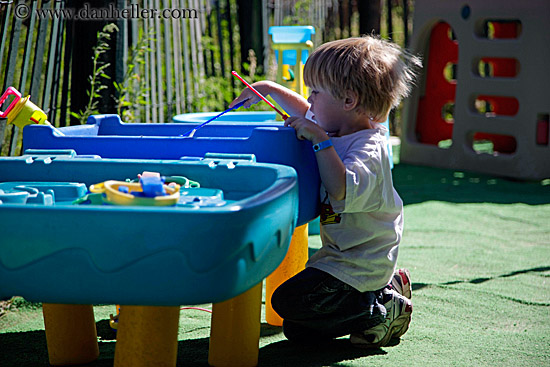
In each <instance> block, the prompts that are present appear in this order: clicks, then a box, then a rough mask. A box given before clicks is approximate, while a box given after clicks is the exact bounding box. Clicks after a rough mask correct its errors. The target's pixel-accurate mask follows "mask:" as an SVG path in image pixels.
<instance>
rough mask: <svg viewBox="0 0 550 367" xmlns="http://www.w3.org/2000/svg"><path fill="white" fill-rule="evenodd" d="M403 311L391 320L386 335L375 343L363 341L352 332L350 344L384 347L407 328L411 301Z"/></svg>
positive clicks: (371, 347)
mask: <svg viewBox="0 0 550 367" xmlns="http://www.w3.org/2000/svg"><path fill="white" fill-rule="evenodd" d="M407 308H408V309H407ZM405 312H406V313H405V314H403V315H400V316H399V317H398V318H396V319H395V320H393V322H392V323H391V324H390V327H389V328H388V332H387V333H386V335H384V337H383V338H382V339H380V340H379V341H378V342H377V343H369V342H365V340H364V339H363V338H362V337H361V336H357V335H355V334H352V335H350V342H351V344H352V345H353V346H354V347H357V348H364V349H373V348H381V347H385V346H386V345H388V343H389V342H390V340H391V339H393V338H395V339H398V338H401V337H402V336H403V334H405V333H406V332H407V330H409V325H410V323H411V316H412V303H411V304H410V306H406V309H405Z"/></svg>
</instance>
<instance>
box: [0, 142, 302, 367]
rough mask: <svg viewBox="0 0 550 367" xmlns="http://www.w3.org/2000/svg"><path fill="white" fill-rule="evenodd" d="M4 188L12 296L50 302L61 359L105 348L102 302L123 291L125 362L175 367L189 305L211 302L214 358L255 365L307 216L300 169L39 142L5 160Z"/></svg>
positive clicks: (51, 343)
mask: <svg viewBox="0 0 550 367" xmlns="http://www.w3.org/2000/svg"><path fill="white" fill-rule="evenodd" d="M143 171H147V172H143ZM148 172H149V173H148ZM139 174H141V175H140V177H139V179H137V177H138V175H139ZM52 179H55V181H54V182H52ZM131 179H135V180H133V181H136V180H137V182H132V180H131ZM190 180H192V181H196V182H199V183H200V187H197V185H191V184H189V182H191V181H190ZM0 190H1V191H0V200H2V204H1V205H0V231H1V232H2V233H3V234H2V239H1V242H2V246H0V259H1V261H0V278H1V279H2V282H1V283H0V298H6V297H11V296H13V295H20V296H23V297H25V298H26V299H28V300H31V301H41V302H43V303H44V307H43V309H44V321H45V325H46V337H47V342H48V352H49V357H50V363H51V364H53V365H66V364H81V363H87V362H90V361H92V360H94V359H95V358H97V354H98V347H97V337H96V331H95V321H94V318H93V310H92V306H91V305H92V304H97V303H112V304H115V303H118V304H122V305H123V306H122V312H121V319H120V323H119V326H118V336H117V339H118V341H117V346H116V353H115V365H117V366H121V365H132V366H136V365H143V363H145V364H146V363H152V362H154V363H158V365H175V358H176V352H177V328H178V319H179V305H180V304H198V303H206V302H214V303H215V309H214V314H215V316H214V317H213V321H212V338H211V346H210V349H211V352H210V354H211V364H212V365H224V364H225V363H227V362H229V363H237V364H239V365H243V366H245V365H255V364H257V356H258V353H257V352H258V340H259V332H260V306H261V284H262V280H263V279H264V278H265V277H266V276H267V275H269V274H270V273H271V272H272V271H273V270H275V268H277V266H278V265H279V264H280V262H281V261H282V260H283V258H284V257H285V254H286V252H287V249H288V246H289V243H290V239H291V235H292V231H293V229H294V227H295V225H296V221H297V218H298V179H297V175H296V171H295V170H294V169H292V168H291V167H288V166H281V165H273V164H264V163H258V162H256V161H255V159H254V157H253V156H252V155H248V156H229V155H208V156H207V157H203V159H182V160H162V161H159V160H131V159H124V160H121V159H100V158H98V157H96V158H91V157H87V158H86V157H79V156H78V155H76V153H75V152H74V151H71V150H67V151H28V152H27V154H26V155H24V156H22V157H11V158H0ZM147 200H149V201H147ZM163 200H166V201H165V202H160V201H163ZM168 201H169V202H168ZM52 217H55V218H56V224H55V225H52V223H51V218H52ZM54 269H55V271H53V270H54ZM236 296H239V297H237V299H238V300H239V302H240V303H238V304H236V305H235V304H231V306H232V309H231V310H230V312H227V311H226V306H227V302H230V303H231V302H232V300H231V299H232V298H234V297H236ZM243 300H244V301H243ZM138 305H139V306H138ZM125 320H126V321H125ZM235 320H241V321H242V322H243V323H245V325H244V326H246V327H245V328H244V329H241V328H239V327H230V326H231V322H233V321H235ZM227 350H233V357H232V356H227V355H226V354H225V353H226V351H227ZM231 358H234V359H233V360H232V359H231Z"/></svg>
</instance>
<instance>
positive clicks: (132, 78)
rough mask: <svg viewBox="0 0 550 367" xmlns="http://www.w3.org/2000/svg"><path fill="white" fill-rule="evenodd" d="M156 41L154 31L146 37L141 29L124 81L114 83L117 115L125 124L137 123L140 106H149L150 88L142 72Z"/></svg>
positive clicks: (129, 58)
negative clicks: (146, 55) (137, 112)
mask: <svg viewBox="0 0 550 367" xmlns="http://www.w3.org/2000/svg"><path fill="white" fill-rule="evenodd" d="M154 41H155V38H154V31H153V30H150V31H148V32H147V33H145V35H144V34H143V29H140V30H139V34H138V39H137V43H136V44H135V45H134V46H133V47H130V49H129V57H128V62H127V68H126V72H125V73H124V76H123V77H122V80H121V81H120V82H117V81H113V85H114V87H115V90H116V94H115V95H114V96H113V99H114V101H115V106H116V109H117V114H118V115H119V116H120V117H121V118H122V120H123V121H125V122H135V120H136V114H135V111H136V110H137V108H138V107H139V106H143V105H145V104H147V96H148V88H147V86H146V85H145V81H144V78H142V77H141V76H140V71H141V70H143V65H144V64H145V54H146V53H147V52H150V51H151V48H150V47H149V46H148V45H149V44H150V43H152V42H154Z"/></svg>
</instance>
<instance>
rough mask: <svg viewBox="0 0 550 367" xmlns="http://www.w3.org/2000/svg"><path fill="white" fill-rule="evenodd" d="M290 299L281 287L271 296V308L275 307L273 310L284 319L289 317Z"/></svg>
mask: <svg viewBox="0 0 550 367" xmlns="http://www.w3.org/2000/svg"><path fill="white" fill-rule="evenodd" d="M288 298H289V297H288V296H287V295H285V292H284V289H281V287H279V288H277V289H275V292H273V295H272V296H271V307H273V310H275V312H277V314H278V315H279V316H281V317H282V318H283V319H284V318H285V315H287V313H288V312H287V310H288V309H289V306H288Z"/></svg>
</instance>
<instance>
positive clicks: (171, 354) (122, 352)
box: [114, 306, 180, 367]
mask: <svg viewBox="0 0 550 367" xmlns="http://www.w3.org/2000/svg"><path fill="white" fill-rule="evenodd" d="M179 316H180V308H179V306H169V307H156V306H155V307H153V306H122V307H121V309H120V316H119V319H118V332H117V342H116V347H115V363H114V365H115V367H126V366H127V367H146V366H151V367H152V366H154V367H164V366H169V367H175V365H176V361H177V357H178V355H177V353H178V327H179Z"/></svg>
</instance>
